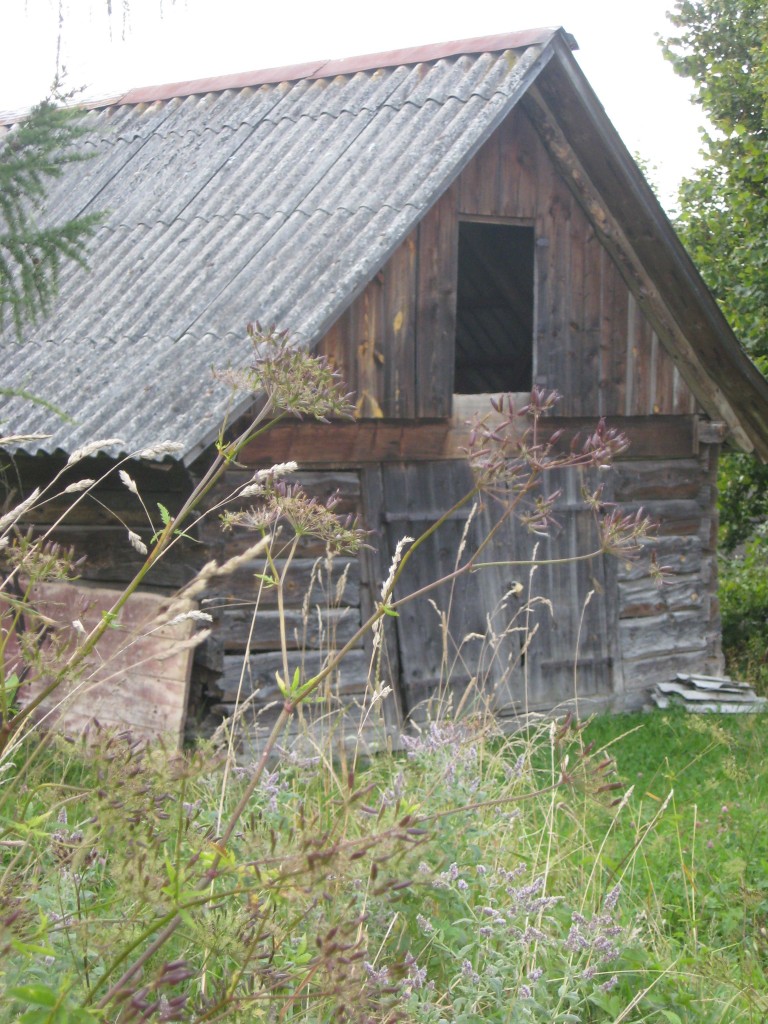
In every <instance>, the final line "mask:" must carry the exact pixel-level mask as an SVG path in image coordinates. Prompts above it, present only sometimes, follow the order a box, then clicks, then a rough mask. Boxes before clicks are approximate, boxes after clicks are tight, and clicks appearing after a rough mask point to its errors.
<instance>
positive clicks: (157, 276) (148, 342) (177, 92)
mask: <svg viewBox="0 0 768 1024" xmlns="http://www.w3.org/2000/svg"><path fill="white" fill-rule="evenodd" d="M558 35H559V36H560V39H561V45H562V43H563V42H565V45H570V40H569V39H568V38H567V37H565V36H564V34H563V33H561V32H560V30H536V31H535V32H531V33H518V34H514V35H509V36H497V37H491V38H490V39H483V40H476V41H469V42H464V43H448V44H444V45H443V46H442V47H428V48H421V49H418V50H409V51H399V52H397V53H395V54H389V55H374V57H371V58H357V59H356V60H354V61H343V62H330V63H325V64H319V65H307V66H304V70H303V71H301V73H299V71H300V69H295V68H294V69H288V70H289V71H290V74H289V75H285V76H281V75H280V74H278V73H273V72H266V73H253V74H251V75H249V76H236V77H234V78H228V79H218V80H207V81H205V82H202V83H200V82H195V83H183V84H181V85H176V86H163V87H159V88H158V89H153V90H136V91H134V92H131V93H128V94H126V95H125V96H124V97H121V98H120V101H119V102H118V103H111V104H110V105H107V106H102V107H99V108H96V109H93V110H91V111H90V112H89V113H88V114H87V120H88V121H89V122H90V123H91V126H92V128H93V132H92V134H91V135H90V136H88V143H87V144H88V145H89V146H90V147H91V148H92V149H93V151H94V153H95V156H94V159H93V160H91V161H89V162H87V163H85V164H78V165H77V166H76V167H74V168H73V169H72V172H71V173H69V174H67V175H65V176H64V177H62V178H61V179H60V181H58V182H56V183H54V185H53V187H52V188H51V190H50V195H49V204H48V208H49V215H50V216H51V217H52V219H54V220H55V221H56V222H63V221H65V220H67V219H69V218H71V217H74V216H77V215H80V214H82V213H85V212H87V211H94V210H107V211H109V217H108V219H107V221H106V223H105V224H104V226H103V227H102V228H101V230H100V231H99V233H98V236H97V238H96V239H95V241H94V243H93V247H92V252H93V258H92V261H91V262H92V268H91V270H90V272H88V273H85V272H83V271H81V270H80V269H78V268H77V267H75V266H68V267H67V268H66V269H65V271H64V272H63V273H62V278H61V296H60V299H59V301H58V302H57V304H56V308H55V312H54V314H53V315H52V316H51V317H50V318H49V319H47V320H46V321H45V322H43V323H42V324H40V325H38V326H37V327H35V328H31V329H29V330H28V331H27V332H26V339H25V343H24V344H23V345H21V346H16V345H15V343H14V342H13V341H12V340H11V338H7V339H6V340H5V345H6V351H7V362H6V368H5V370H4V373H3V377H4V386H6V387H11V388H14V387H15V388H24V389H26V390H28V391H31V392H33V393H34V394H35V395H37V396H39V397H40V398H42V399H44V400H45V401H47V402H49V403H52V404H53V405H55V406H56V407H58V408H60V409H62V410H63V411H64V412H65V413H67V414H68V415H69V416H70V417H72V419H73V420H74V421H75V422H74V424H66V423H62V421H61V419H60V418H58V417H56V416H55V414H54V413H52V412H48V411H46V410H45V409H44V408H43V407H42V406H40V405H30V404H29V403H27V402H25V401H23V400H21V399H12V400H10V401H9V402H7V403H6V404H5V405H4V407H3V419H4V421H5V422H6V423H7V424H12V425H13V430H14V432H17V433H25V432H40V431H43V430H44V431H50V432H51V433H52V437H51V439H50V440H49V441H46V442H43V443H41V444H40V446H39V448H38V449H35V448H34V447H33V446H32V445H30V448H29V450H47V451H54V450H56V449H63V450H64V451H71V450H72V449H74V448H76V447H78V446H80V445H82V444H83V443H86V442H88V441H90V440H93V439H94V438H96V437H108V436H109V437H121V438H123V439H124V440H125V442H126V451H134V450H137V449H140V448H142V447H146V446H149V445H150V444H152V443H154V442H156V441H158V440H161V439H165V438H171V439H174V440H180V441H182V442H183V443H184V446H185V452H186V457H187V459H190V458H192V457H194V455H195V454H197V453H198V452H199V451H200V450H201V448H202V447H203V446H205V445H206V444H207V443H209V442H210V440H211V439H212V438H213V436H214V435H215V431H216V429H217V426H218V424H219V422H220V420H221V418H222V416H223V414H224V412H225V411H226V410H227V406H228V401H229V398H228V395H227V393H226V392H225V391H224V389H223V388H222V387H221V386H219V385H216V384H214V382H213V380H212V376H211V373H210V369H211V367H212V366H222V365H226V364H228V363H231V364H233V365H238V364H243V363H244V362H246V361H247V360H248V358H249V355H250V346H249V344H248V342H247V341H246V339H245V330H244V327H245V324H246V323H247V322H248V321H253V320H259V321H261V322H262V323H275V324H277V325H278V326H280V327H281V328H287V329H288V330H289V331H290V332H291V334H292V335H293V337H294V338H295V339H297V340H298V341H301V342H303V343H308V344H309V343H312V342H313V341H315V340H316V339H318V338H319V337H320V336H321V335H322V334H323V333H324V331H325V330H326V329H327V328H328V327H329V326H330V325H331V324H332V323H333V321H334V320H336V319H337V318H338V316H339V315H340V314H341V312H343V310H344V308H346V306H347V305H348V304H349V303H350V302H351V301H352V300H353V298H354V297H355V295H356V294H357V293H358V292H359V291H360V290H361V289H362V288H363V287H364V286H365V284H366V283H367V281H368V280H370V278H371V277H372V276H373V274H375V272H376V271H377V270H378V269H379V267H380V266H382V265H383V263H384V262H385V261H386V260H387V258H388V257H389V255H390V254H391V253H392V252H393V251H394V249H395V248H396V247H397V246H398V244H399V243H400V242H401V241H402V239H403V238H404V237H405V236H406V235H407V234H408V233H409V232H410V231H411V230H412V228H413V227H414V225H415V224H416V223H417V221H418V220H419V219H420V217H421V216H422V215H423V214H424V213H425V212H426V210H427V209H428V208H429V207H430V206H431V205H432V203H433V202H434V201H435V200H436V199H437V197H438V196H439V195H440V194H441V193H442V192H443V191H444V189H445V188H446V187H447V186H448V184H449V183H450V182H451V181H452V180H453V179H454V178H455V177H456V175H457V174H458V173H459V172H460V170H461V169H462V168H463V167H464V166H465V164H466V163H467V162H468V160H469V159H470V158H471V156H472V155H473V154H474V153H475V152H476V151H477V149H478V148H479V147H480V145H482V143H483V142H484V140H485V139H486V138H487V137H488V136H489V135H490V133H491V132H492V131H493V130H494V129H495V127H496V126H497V125H498V124H499V123H500V122H501V120H502V119H503V118H504V116H505V115H506V114H507V113H508V111H509V110H510V109H511V108H512V106H513V105H514V104H515V102H516V101H517V100H518V98H519V97H520V96H521V95H522V94H523V93H524V92H525V89H526V88H527V86H528V85H529V84H530V82H531V81H532V80H533V79H535V77H536V76H537V74H538V73H539V71H540V69H541V67H542V66H544V65H545V64H546V61H547V59H548V57H547V54H548V49H547V47H548V44H549V43H550V42H551V40H552V39H553V38H555V37H556V36H558Z"/></svg>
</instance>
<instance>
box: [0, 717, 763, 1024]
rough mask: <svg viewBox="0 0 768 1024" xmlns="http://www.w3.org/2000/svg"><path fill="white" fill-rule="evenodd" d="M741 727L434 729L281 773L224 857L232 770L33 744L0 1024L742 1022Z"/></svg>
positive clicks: (759, 906)
mask: <svg viewBox="0 0 768 1024" xmlns="http://www.w3.org/2000/svg"><path fill="white" fill-rule="evenodd" d="M763 728H764V719H763V718H760V717H743V718H741V717H740V718H738V719H737V718H726V717H717V718H715V717H707V718H699V717H694V716H688V717H685V716H684V715H682V714H679V715H668V714H661V713H654V714H653V715H650V716H635V717H631V716H622V717H618V718H609V719H598V720H595V721H593V722H591V723H589V724H588V725H587V726H586V728H584V729H579V728H576V727H575V726H573V725H568V724H567V723H562V724H554V725H550V724H545V725H543V726H542V727H541V729H540V730H538V731H536V732H535V733H530V734H528V733H526V734H523V733H520V734H518V735H516V736H512V737H506V738H500V737H499V736H498V735H496V734H495V732H494V730H493V727H492V726H491V725H490V723H488V722H484V721H480V720H477V721H474V720H467V721H466V722H464V723H456V724H453V723H450V722H448V721H444V722H442V723H434V724H433V725H432V726H431V727H429V728H428V729H427V730H425V731H424V732H423V733H422V734H421V736H420V737H419V738H418V739H416V740H412V741H411V742H410V744H409V748H410V749H409V750H408V752H407V753H405V754H401V755H387V754H382V755H381V756H379V757H377V758H375V759H374V760H372V761H370V762H367V763H365V764H359V765H358V766H357V769H356V771H354V772H352V771H350V772H349V773H348V774H347V775H346V776H341V775H340V774H339V769H338V766H337V765H335V764H334V762H333V761H332V760H331V759H330V758H324V757H320V758H319V759H316V760H312V761H309V762H301V761H298V760H294V761H293V762H292V763H283V764H281V765H280V766H279V767H277V768H276V769H275V770H274V771H273V772H271V773H268V774H265V775H264V776H263V777H262V779H261V782H260V784H259V786H258V788H257V790H256V791H255V792H254V794H253V797H252V799H251V802H250V804H249V806H248V809H247V812H246V813H245V815H244V816H243V818H242V820H241V824H240V827H239V828H238V830H237V831H236V832H235V834H233V836H232V838H231V840H230V842H229V843H228V845H227V847H226V849H225V850H222V849H221V848H220V847H219V845H218V844H217V842H216V836H217V835H218V834H219V833H220V831H221V829H220V821H221V815H222V812H223V813H224V815H226V814H227V813H229V812H230V811H231V809H232V807H233V806H234V805H235V803H236V801H237V799H238V797H239V796H240V794H241V793H242V792H243V789H244V787H245V786H246V785H247V784H248V779H249V772H248V770H244V771H240V772H238V773H236V775H235V777H234V778H230V779H229V781H228V782H227V783H226V785H225V783H224V778H223V773H222V766H221V765H220V764H219V765H216V764H215V763H212V758H213V759H214V761H215V758H214V755H213V752H212V751H198V752H196V753H189V754H187V755H185V756H184V757H182V756H181V755H178V754H176V753H170V752H166V751H164V750H163V749H162V748H159V747H157V748H151V749H148V748H140V747H137V746H136V745H133V744H132V743H131V742H130V739H129V738H128V737H118V736H107V735H104V736H101V737H98V738H97V739H96V742H95V745H94V743H93V741H92V743H91V745H90V747H86V746H85V745H78V744H71V743H66V742H65V741H61V740H51V741H42V742H41V740H40V739H39V738H37V737H36V736H35V735H34V734H33V735H32V736H31V737H30V738H29V739H28V740H27V741H26V746H25V747H24V748H21V749H20V750H19V755H20V756H19V758H17V759H16V764H15V765H9V766H8V768H7V769H6V771H5V772H4V774H3V776H2V786H0V820H2V822H3V825H2V832H1V833H0V841H1V842H2V847H0V857H1V860H0V864H2V873H1V874H0V922H1V923H0V947H2V949H1V952H2V956H1V957H0V984H2V986H3V988H4V990H5V992H6V998H5V1000H4V1002H3V1004H2V1009H0V1020H3V1021H12V1020H23V1021H26V1022H36V1021H57V1022H59V1021H70V1020H72V1021H81V1020H82V1021H85V1020H88V1021H92V1020H94V1019H95V1020H103V1021H113V1020H114V1021H117V1020H119V1021H132V1020H173V1019H178V1020H185V1021H204V1020H218V1019H224V1018H226V1019H227V1020H231V1021H241V1020H242V1021H254V1020H275V1021H277V1020H289V1021H302V1022H313V1024H314V1022H319V1021H333V1020H349V1021H388V1020H398V1019H402V1020H406V1019H407V1020H414V1021H424V1022H430V1024H431V1022H435V1024H436V1022H443V1021H445V1022H446V1024H447V1022H462V1024H481V1022H483V1024H484V1022H495V1021H498V1022H502V1021H504V1022H507V1021H509V1022H518V1021H521V1022H522V1021H563V1022H565V1021H569V1022H574V1021H594V1022H598V1021H599V1022H602V1021H606V1022H608V1021H611V1022H614V1024H618V1022H620V1021H635V1022H639V1021H665V1022H672V1024H677V1022H678V1021H697V1022H698V1021H711V1022H723V1024H724V1022H730V1021H744V1022H750V1024H751V1022H755V1024H757V1022H762V1021H763V1020H764V1019H765V1016H766V1013H768V986H767V985H766V980H765V977H766V967H767V966H768V964H767V963H766V959H768V945H767V942H766V930H765V923H766V910H767V909H768V904H767V903H766V897H767V896H768V891H767V887H768V860H767V859H766V838H765V836H764V835H763V834H762V822H763V809H764V807H765V793H766V788H767V787H768V769H766V767H765V766H764V765H763V764H762V762H761V759H760V758H759V757H758V756H757V754H758V753H759V751H760V739H761V733H762V729H763ZM593 742H594V744H595V745H594V747H593V748H592V750H591V751H590V750H589V744H591V743H593ZM606 750H607V751H609V752H610V753H611V754H612V755H614V756H615V757H616V762H617V766H614V764H613V763H607V758H606V756H605V751H606ZM22 759H23V760H22ZM22 764H23V770H19V768H20V766H21V765H22ZM631 786H634V790H633V791H632V792H631V793H629V795H628V789H629V787H631ZM672 791H674V792H673V795H672V796H670V795H669V794H670V793H671V792H672ZM222 795H223V798H224V806H223V808H222V806H221V800H222ZM617 801H618V802H617ZM217 856H218V857H219V859H218V864H217V865H216V866H215V869H214V864H215V859H216V857H217ZM178 913H181V915H182V923H181V926H180V927H179V928H178V929H177V930H176V931H175V932H174V934H173V935H172V936H171V937H170V938H169V939H168V941H167V942H166V943H165V944H163V945H162V946H160V947H158V949H157V950H156V951H155V952H154V953H150V955H148V956H146V957H144V958H142V959H141V962H140V965H139V969H138V970H136V971H135V972H134V973H133V974H132V975H131V976H130V977H125V976H124V975H125V973H126V971H125V968H126V966H128V965H129V964H130V963H132V962H133V963H135V962H136V959H137V957H136V953H137V951H139V950H142V949H144V950H147V949H149V948H150V945H151V943H152V940H153V939H156V938H157V937H158V936H159V934H160V933H161V931H162V926H163V923H164V922H167V921H168V920H170V919H171V918H172V917H173V916H174V915H176V914H178ZM121 975H122V976H123V977H122V978H121Z"/></svg>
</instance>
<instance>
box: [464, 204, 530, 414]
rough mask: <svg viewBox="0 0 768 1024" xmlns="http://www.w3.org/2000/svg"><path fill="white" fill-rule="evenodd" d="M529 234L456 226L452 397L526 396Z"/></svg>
mask: <svg viewBox="0 0 768 1024" xmlns="http://www.w3.org/2000/svg"><path fill="white" fill-rule="evenodd" d="M533 295H534V232H533V228H531V227H520V226H518V225H512V224H488V223H478V222H474V221H463V222H462V223H460V224H459V260H458V282H457V300H456V365H455V376H454V389H453V390H454V393H455V394H459V395H477V394H485V393H498V392H505V391H518V392H519V391H530V390H531V386H532V383H533V306H534V299H533Z"/></svg>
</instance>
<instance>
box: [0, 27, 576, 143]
mask: <svg viewBox="0 0 768 1024" xmlns="http://www.w3.org/2000/svg"><path fill="white" fill-rule="evenodd" d="M558 35H559V36H560V38H561V39H562V41H563V43H564V45H565V46H566V47H567V48H569V49H571V50H576V49H578V44H577V42H576V40H575V39H574V37H573V36H572V35H570V33H568V32H566V31H565V30H564V29H563V28H562V27H561V26H550V27H543V28H531V29H524V30H522V31H519V32H502V33H499V34H497V35H488V36H476V37H474V38H472V39H452V40H448V41H447V42H443V43H428V44H425V45H422V46H412V47H405V48H402V49H398V50H385V51H382V52H381V53H368V54H361V55H360V56H355V57H342V58H338V59H333V60H315V61H308V62H305V63H302V64H289V65H286V66H284V67H277V68H264V69H260V70H259V69H257V70H253V71H243V72H239V73H237V74H229V75H218V76H213V77H210V78H196V79H190V80H189V81H185V82H168V83H164V84H161V85H150V86H140V87H138V88H135V89H129V90H128V91H127V92H124V93H120V94H117V95H112V96H108V97H104V98H101V99H94V100H86V101H84V102H82V103H79V104H77V105H78V106H79V107H81V108H82V109H85V110H101V109H104V108H107V107H115V106H130V105H134V104H139V103H156V102H158V101H162V100H170V99H176V98H180V97H184V96H196V95H200V94H203V93H211V92H224V91H225V90H227V89H246V88H249V87H255V86H260V85H276V84H278V83H280V82H296V81H300V80H301V79H316V78H330V77H333V76H335V75H351V74H355V73H356V72H359V71H372V70H375V69H376V68H388V67H399V66H401V65H403V64H421V63H428V62H430V61H437V60H441V59H443V58H445V57H456V56H459V55H460V54H472V53H493V52H496V51H499V50H516V49H524V48H526V47H528V46H535V45H542V46H543V45H546V44H547V43H548V42H550V40H551V39H552V38H553V37H555V36H558ZM28 114H29V110H23V111H12V112H10V113H8V114H0V126H2V125H10V124H13V123H15V122H16V121H20V120H23V119H24V118H25V117H26V116H27V115H28Z"/></svg>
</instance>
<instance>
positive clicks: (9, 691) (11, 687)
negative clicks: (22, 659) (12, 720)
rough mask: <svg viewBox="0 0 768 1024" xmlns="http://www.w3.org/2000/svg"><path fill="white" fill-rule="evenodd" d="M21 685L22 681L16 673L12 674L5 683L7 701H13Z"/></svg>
mask: <svg viewBox="0 0 768 1024" xmlns="http://www.w3.org/2000/svg"><path fill="white" fill-rule="evenodd" d="M20 685H21V681H20V680H19V677H18V676H17V675H16V673H15V672H12V673H11V675H9V676H8V678H7V679H6V680H5V682H4V683H3V689H4V690H5V696H6V700H13V698H14V696H15V694H16V691H17V690H18V688H19V686H20Z"/></svg>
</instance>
